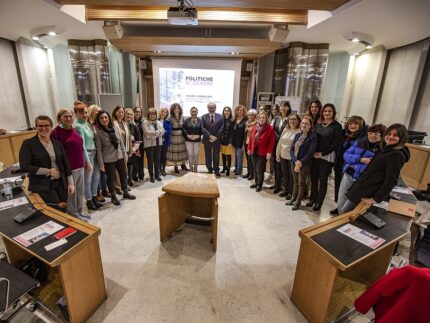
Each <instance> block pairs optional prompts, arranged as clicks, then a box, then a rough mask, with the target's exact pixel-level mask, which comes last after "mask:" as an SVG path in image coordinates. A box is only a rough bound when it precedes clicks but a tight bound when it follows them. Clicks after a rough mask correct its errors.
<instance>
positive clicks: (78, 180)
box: [67, 167, 84, 216]
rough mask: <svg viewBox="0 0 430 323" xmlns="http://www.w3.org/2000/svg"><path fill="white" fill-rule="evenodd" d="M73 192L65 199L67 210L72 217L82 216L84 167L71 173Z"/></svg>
mask: <svg viewBox="0 0 430 323" xmlns="http://www.w3.org/2000/svg"><path fill="white" fill-rule="evenodd" d="M72 176H73V182H74V183H75V192H74V193H73V194H70V195H69V196H68V197H67V210H68V211H69V213H70V214H71V215H73V216H78V215H81V214H82V206H83V205H84V167H81V168H78V169H74V170H73V171H72Z"/></svg>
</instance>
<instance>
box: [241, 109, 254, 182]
mask: <svg viewBox="0 0 430 323" xmlns="http://www.w3.org/2000/svg"><path fill="white" fill-rule="evenodd" d="M246 115H247V116H248V119H247V120H246V124H245V134H246V137H245V154H246V155H245V156H246V165H247V173H246V174H245V175H243V178H247V179H248V180H249V181H252V180H253V179H254V162H253V160H252V155H249V153H248V145H249V140H250V138H251V132H252V129H254V127H255V125H256V124H257V110H255V109H251V110H249V111H248V113H247V114H246Z"/></svg>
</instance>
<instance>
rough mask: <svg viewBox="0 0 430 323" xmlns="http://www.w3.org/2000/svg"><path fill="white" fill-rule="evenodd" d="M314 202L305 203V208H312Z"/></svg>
mask: <svg viewBox="0 0 430 323" xmlns="http://www.w3.org/2000/svg"><path fill="white" fill-rule="evenodd" d="M314 203H315V201H309V202H308V203H306V207H312V206H313V205H314Z"/></svg>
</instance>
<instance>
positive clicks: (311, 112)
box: [306, 99, 322, 128]
mask: <svg viewBox="0 0 430 323" xmlns="http://www.w3.org/2000/svg"><path fill="white" fill-rule="evenodd" d="M321 109H322V104H321V101H320V100H318V99H317V100H312V101H311V103H310V104H309V107H308V111H307V112H306V116H308V117H310V118H311V119H312V122H313V125H314V128H315V126H316V125H317V123H318V122H319V121H320V115H321Z"/></svg>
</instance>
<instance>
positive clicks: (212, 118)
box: [211, 116, 214, 128]
mask: <svg viewBox="0 0 430 323" xmlns="http://www.w3.org/2000/svg"><path fill="white" fill-rule="evenodd" d="M211 127H212V128H213V127H214V116H211Z"/></svg>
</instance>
